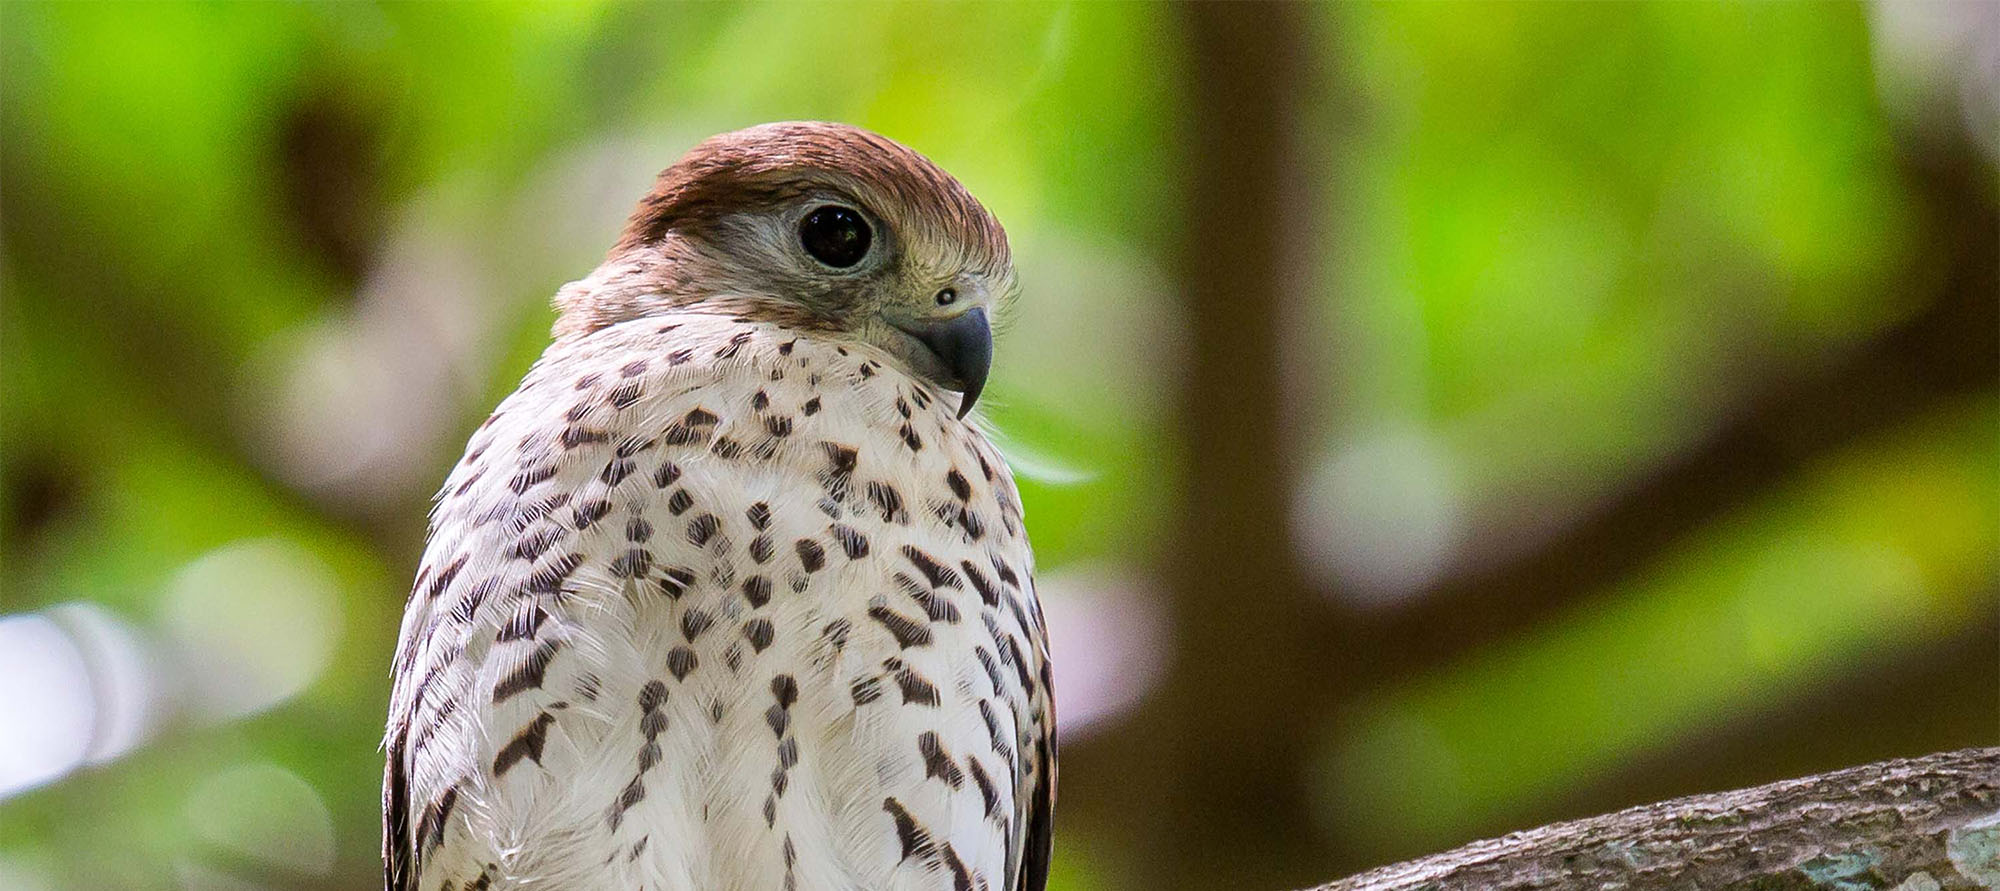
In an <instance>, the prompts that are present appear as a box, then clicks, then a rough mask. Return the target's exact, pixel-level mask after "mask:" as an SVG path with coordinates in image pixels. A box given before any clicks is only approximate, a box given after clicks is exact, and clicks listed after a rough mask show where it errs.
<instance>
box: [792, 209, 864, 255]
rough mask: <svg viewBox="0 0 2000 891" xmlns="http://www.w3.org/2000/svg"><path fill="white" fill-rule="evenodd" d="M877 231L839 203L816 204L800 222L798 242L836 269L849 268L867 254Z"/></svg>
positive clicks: (858, 215)
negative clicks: (819, 205) (818, 205)
mask: <svg viewBox="0 0 2000 891" xmlns="http://www.w3.org/2000/svg"><path fill="white" fill-rule="evenodd" d="M873 237H874V233H873V232H870V231H869V230H868V221H867V220H864V219H862V218H861V215H860V214H858V213H855V212H854V211H853V210H851V209H849V208H845V207H841V206H839V205H837V204H829V205H826V206H825V207H816V208H813V211H812V212H811V213H809V214H806V218H805V219H804V220H802V221H801V222H800V223H799V244H800V245H801V246H803V247H804V248H805V249H806V253H808V254H811V255H812V258H813V259H815V260H818V261H820V262H821V263H825V264H826V265H828V266H831V267H833V268H835V269H846V268H847V267H849V266H853V265H854V264H856V263H859V262H861V258H862V257H865V256H868V243H869V241H870V240H872V239H873Z"/></svg>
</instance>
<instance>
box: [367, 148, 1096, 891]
mask: <svg viewBox="0 0 2000 891" xmlns="http://www.w3.org/2000/svg"><path fill="white" fill-rule="evenodd" d="M1017 291H1018V286H1017V281H1016V277H1015V273H1014V268H1013V260H1012V254H1011V251H1010V248H1009V245H1008V241H1007V236H1006V232H1005V230H1004V229H1003V228H1002V227H1001V225H1000V223H999V222H998V220H997V219H996V218H995V217H994V216H993V214H992V213H990V212H989V211H988V210H987V209H986V208H985V206H984V205H982V204H981V203H980V202H979V201H978V200H977V199H976V198H974V197H973V196H972V195H971V193H970V192H968V191H967V189H966V188H965V187H964V186H963V185H962V184H961V183H960V182H959V181H958V180H957V179H955V178H953V177H952V176H951V175H950V174H948V173H946V172H945V171H944V170H942V169H940V168H939V167H938V166H937V165H936V164H934V163H932V162H931V161H930V160H929V159H927V158H925V157H924V156H923V155H921V154H919V153H917V152H916V151H914V150H912V149H910V148H908V147H906V146H904V145H902V144H901V143H898V142H896V141H893V140H891V139H889V138H887V137H884V136H881V135H878V134H876V133H873V132H869V131H866V130H863V129H860V128H856V127H852V126H847V125H843V124H833V123H822V122H788V123H775V124H765V125H761V126H756V127H751V128H749V129H744V130H738V131H735V132H730V133H724V134H721V135H718V136H714V137H711V138H709V139H708V140H706V141H704V142H702V143H700V144H699V145H697V146H696V147H694V148H693V149H691V150H690V151H688V153H687V154H686V155H685V156H683V157H682V158H680V160H678V161H677V162H676V163H674V164H673V165H672V166H671V167H668V168H667V169H666V170H665V171H663V172H662V173H660V174H659V175H658V177H657V179H656V180H655V181H654V183H653V186H652V188H651V190H650V192H648V193H647V194H646V195H645V196H644V197H643V198H642V199H641V200H640V201H639V203H638V206H637V208H636V209H635V210H634V211H633V213H632V214H631V216H630V218H629V219H628V221H627V222H626V224H625V227H624V229H623V231H622V233H621V234H620V235H619V236H618V239H617V242H616V243H615V245H614V246H613V247H612V248H611V250H610V252H609V253H608V254H607V256H606V258H605V259H604V261H603V262H602V263H601V264H600V265H599V266H598V267H597V268H596V269H595V270H594V271H592V272H591V273H590V274H589V275H588V276H587V277H585V278H583V279H581V280H579V281H575V282H571V283H569V284H567V285H564V286H563V287H561V288H560V289H558V291H557V293H556V296H555V299H554V303H555V309H556V313H557V321H556V323H555V326H554V331H553V336H552V340H551V342H550V344H549V345H548V348H547V350H546V351H545V352H544V353H543V354H542V356H541V357H540V359H539V360H538V361H536V362H535V363H534V365H533V366H532V367H531V368H530V369H529V371H528V372H527V374H526V376H525V377H524V378H523V380H522V381H521V383H520V385H519V386H518V388H517V389H516V390H515V391H514V392H513V393H512V394H511V395H509V396H507V397H506V398H505V399H504V400H502V401H501V402H500V404H499V406H498V407H497V408H496V409H495V410H494V411H493V412H492V414H491V415H490V416H489V417H487V418H486V420H485V421H484V422H483V423H482V424H481V425H479V427H478V429H477V430H476V431H475V432H473V433H472V434H471V436H470V440H469V442H468V443H467V447H466V450H465V452H464V455H463V457H462V458H461V459H460V460H459V462H458V463H457V465H456V467H455V468H454V469H453V470H452V471H451V472H450V474H449V476H448V477H447V478H446V481H445V483H444V485H443V488H442V490H441V491H440V492H439V493H438V496H437V498H436V500H435V503H434V506H433V509H432V511H431V515H430V522H429V534H428V538H427V541H426V544H425V549H424V552H423V557H422V561H421V564H420V566H419V569H418V572H417V575H416V578H415V582H414V584H413V586H412V588H411V590H410V593H409V599H408V601H407V604H406V607H405V610H404V617H403V622H402V626H401V638H400V642H399V643H398V645H397V649H396V651H395V653H394V655H393V657H392V674H393V677H394V683H393V690H392V693H391V702H390V707H389V715H388V722H387V730H386V733H385V736H384V742H383V747H384V751H385V755H386V762H387V763H386V768H385V772H384V783H383V830H384V831H383V850H384V865H385V870H384V872H385V886H386V888H387V889H388V891H494V889H510V888H519V889H538V891H540V889H565V891H569V889H574V891H594V889H614V888H615V889H620V891H635V889H643V891H693V889H718V891H737V889H742V891H749V889H756V891H769V889H787V891H812V889H831V891H842V889H870V891H874V889H886V891H918V889H951V891H1041V889H1043V888H1044V887H1045V885H1046V882H1047V877H1048V871H1049V860H1050V856H1051V850H1052V837H1051V832H1052V825H1053V824H1052V817H1053V813H1052V812H1053V806H1054V799H1055V783H1056V748H1055V746H1056V738H1055V724H1054V720H1055V714H1054V705H1053V703H1054V698H1053V697H1054V691H1053V689H1052V687H1053V684H1052V669H1051V662H1050V659H1049V651H1048V634H1047V628H1046V624H1045V621H1044V617H1043V614H1042V609H1041V605H1040V602H1039V599H1038V597H1037V595H1036V592H1035V574H1034V556H1033V553H1032V550H1031V548H1030V545H1029V541H1028V537H1027V531H1026V529H1025V527H1024V525H1023V522H1024V521H1023V513H1022V505H1021V497H1020V493H1019V491H1018V490H1017V488H1016V486H1015V483H1014V479H1013V476H1012V474H1011V472H1010V470H1009V468H1008V465H1007V463H1006V461H1005V460H1004V459H1003V456H1002V455H1001V454H1000V452H999V451H998V450H997V449H996V448H995V446H994V445H993V443H992V441H991V440H990V439H989V437H988V436H987V434H986V432H985V427H984V426H983V424H984V422H983V421H982V419H981V416H980V415H977V414H973V413H972V409H973V407H974V404H975V402H976V400H977V399H978V398H979V395H980V392H981V390H982V389H983V387H984V385H985V382H986V378H987V375H988V372H989V369H990V366H991V362H992V357H993V338H992V320H993V318H994V316H995V315H996V314H997V313H999V312H1000V311H1001V310H1002V309H1003V308H1004V307H1005V306H1006V305H1008V304H1010V302H1011V300H1012V298H1013V297H1014V295H1015V294H1016V292H1017Z"/></svg>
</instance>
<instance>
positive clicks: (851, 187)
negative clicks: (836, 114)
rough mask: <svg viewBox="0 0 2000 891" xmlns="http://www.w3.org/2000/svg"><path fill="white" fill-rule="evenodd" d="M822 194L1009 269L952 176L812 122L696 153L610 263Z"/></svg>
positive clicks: (674, 172) (878, 139) (893, 148)
mask: <svg viewBox="0 0 2000 891" xmlns="http://www.w3.org/2000/svg"><path fill="white" fill-rule="evenodd" d="M828 187H832V188H834V189H838V190H841V191H845V192H848V193H850V194H851V195H852V197H853V198H855V199H858V200H860V201H862V202H863V203H864V204H871V205H874V207H873V209H874V211H875V212H877V213H881V214H886V215H891V216H902V218H901V219H896V220H893V222H894V223H896V224H897V225H899V226H900V227H903V228H904V231H906V232H908V231H910V230H912V229H919V228H920V229H928V230H932V231H931V234H935V235H938V236H942V237H945V238H949V239H952V240H956V241H959V242H962V243H963V244H965V245H967V246H968V247H976V248H977V249H979V250H982V251H985V252H987V253H988V254H990V255H991V257H992V259H994V260H996V261H998V262H1001V263H1004V262H1006V261H1007V259H1008V251H1007V234H1006V232H1005V231H1003V230H1002V229H1001V228H1000V223H999V221H997V220H995V219H993V215H992V214H989V213H987V212H986V208H985V207H984V206H982V205H981V204H980V203H979V201H978V199H975V198H973V197H972V195H971V193H969V192H967V191H966V190H965V187H964V186H962V185H960V184H959V182H958V180H957V179H954V178H953V177H952V176H951V174H948V173H946V172H944V171H943V170H940V169H938V166H937V165H936V164H933V163H931V161H930V159H928V158H925V157H924V156H922V155H920V154H917V153H916V152H915V151H912V150H911V149H910V148H908V147H907V146H904V145H903V144H901V143H899V142H896V141H894V140H892V139H889V138H888V137H885V136H881V135H879V134H876V133H870V132H868V131H867V130H863V129H860V128H858V127H850V126H847V125H845V124H828V123H821V122H817V121H803V122H788V123H780V124H764V125H762V126H758V127H751V128H749V129H747V130H737V131H735V132H733V133H724V134H722V135H720V136H714V137H710V138H709V139H708V140H706V141H704V142H703V143H701V144H700V145H697V146H695V147H694V148H693V149H691V150H689V151H688V153H687V154H686V155H684V156H682V157H681V159H680V161H678V162H676V163H675V164H674V166H672V167H669V168H667V169H666V170H664V171H662V172H661V173H660V176H659V179H658V180H656V181H655V182H654V184H653V191H652V192H651V193H650V194H648V195H647V196H646V197H645V198H644V199H641V200H640V202H639V207H638V209H637V210H635V211H633V213H632V217H631V219H630V220H628V221H627V222H626V224H625V231H624V233H623V234H622V235H620V236H619V238H618V245H617V246H616V247H614V248H613V249H612V255H613V256H616V255H618V254H620V253H623V252H626V251H630V250H634V249H637V248H642V247H644V246H645V245H647V244H651V243H654V242H657V241H658V240H659V239H660V238H661V237H662V236H664V235H666V234H667V233H668V232H670V231H672V230H673V229H674V228H675V227H676V226H687V225H695V226H698V225H701V224H703V223H708V222H712V221H714V220H715V219H717V218H718V217H721V216H723V215H726V214H730V213H733V212H740V211H742V210H744V209H747V208H751V207H758V206H774V205H777V204H780V203H783V202H785V201H788V200H794V199H797V198H799V197H801V196H802V195H805V194H808V193H810V192H812V191H813V190H815V189H825V188H828ZM871 199H872V200H871ZM897 211H902V212H904V213H903V214H898V213H897Z"/></svg>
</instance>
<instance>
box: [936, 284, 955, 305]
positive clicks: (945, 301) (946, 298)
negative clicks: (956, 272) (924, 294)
mask: <svg viewBox="0 0 2000 891" xmlns="http://www.w3.org/2000/svg"><path fill="white" fill-rule="evenodd" d="M957 302H958V292H957V291H954V290H952V289H950V288H946V289H944V290H942V291H939V292H937V305H939V306H950V305H952V304H953V303H957Z"/></svg>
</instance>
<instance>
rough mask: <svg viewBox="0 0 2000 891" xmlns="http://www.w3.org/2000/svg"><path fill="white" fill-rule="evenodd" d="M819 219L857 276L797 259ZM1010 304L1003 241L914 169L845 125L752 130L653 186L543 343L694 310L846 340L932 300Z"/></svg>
mask: <svg viewBox="0 0 2000 891" xmlns="http://www.w3.org/2000/svg"><path fill="white" fill-rule="evenodd" d="M827 207H834V208H838V209H840V210H841V211H843V212H851V213H852V214H853V217H854V219H855V220H858V222H856V223H855V225H856V227H857V228H858V229H861V230H864V231H862V232H859V233H858V234H857V233H850V234H857V235H858V237H860V238H863V239H866V241H865V243H864V246H863V250H864V251H865V252H866V256H865V257H864V258H863V260H862V261H859V262H856V263H854V264H852V265H829V264H826V263H824V262H820V261H819V260H817V259H816V258H815V257H813V256H812V255H811V254H810V252H809V251H802V250H801V232H800V227H801V225H803V224H804V220H805V217H806V216H807V215H809V214H810V213H812V212H813V211H814V210H819V209H824V208H827ZM1012 288H1013V267H1012V257H1011V255H1010V252H1009V250H1008V247H1007V235H1006V232H1005V231H1004V230H1002V229H1001V227H1000V223H999V222H998V221H997V220H995V219H994V218H993V215H992V214H990V213H988V212H987V211H986V208H985V207H983V206H981V205H980V203H979V201H978V200H977V199H975V198H973V197H972V195H971V193H969V192H967V191H966V189H965V187H964V186H962V185H960V184H959V182H958V180H956V179H954V178H952V176H951V175H950V174H948V173H945V172H944V171H943V170H940V169H939V168H938V167H937V165H935V164H932V163H931V162H930V160H929V159H927V158H925V157H924V156H922V155H919V154H917V153H916V152H915V151H912V150H911V149H909V148H907V147H905V146H903V145H901V144H900V143H897V142H895V141H893V140H890V139H888V138H886V137H883V136H880V135H877V134H874V133H870V132H868V131H866V130H862V129H859V128H856V127H850V126H847V125H844V124H828V123H816V122H796V123H780V124H765V125H762V126H758V127H751V128H749V129H747V130H738V131H735V132H733V133H724V134H722V135H720V136H715V137H712V138H710V139H708V140H707V141H705V142H703V143H701V144H700V145H697V146H695V147H694V148H693V149H692V150H690V151H689V152H688V153H687V154H686V155H685V156H683V157H682V158H681V159H680V161H678V162H677V163H675V164H674V165H673V166H672V167H669V168H667V169H666V170H665V171H664V172H662V173H661V174H660V176H659V179H658V180H657V181H656V182H655V183H654V186H653V189H652V191H651V192H650V193H649V194H647V195H646V197H645V198H643V199H641V200H640V202H639V206H638V208H637V209H636V210H634V211H633V213H632V216H631V218H630V220H628V221H627V223H626V225H625V230H624V232H623V233H622V234H621V235H620V236H619V239H618V243H617V245H616V246H614V247H613V248H612V249H611V252H610V254H609V256H607V257H606V258H605V261H604V264H603V265H602V266H600V267H599V268H598V269H597V271H596V272H595V273H593V274H592V275H591V277H590V278H588V279H585V280H583V281H579V282H574V283H571V284H570V285H568V286H566V287H564V288H563V289H562V291H561V292H560V293H559V294H558V295H557V297H556V304H557V306H558V308H559V309H560V310H561V311H562V318H561V320H560V321H559V322H558V323H557V325H556V330H557V333H558V334H572V333H579V332H588V331H594V330H597V329H599V328H602V327H605V326H607V325H613V324H617V323H618V322H621V321H625V320H627V319H632V318H638V317H642V316H646V315H651V314H655V313H658V312H661V311H664V310H673V309H684V308H702V307H707V308H714V309H718V310H722V311H726V312H730V313H733V314H737V315H743V316H747V317H751V318H762V319H768V320H772V321H780V322H784V323H787V324H792V325H798V326H801V327H807V328H816V329H821V330H829V331H857V330H858V329H859V328H861V327H863V326H865V324H866V323H867V322H868V321H869V320H870V319H872V318H874V317H876V316H880V315H882V314H884V313H886V314H887V315H889V316H891V317H900V318H905V319H907V318H909V317H912V316H913V315H915V314H917V313H916V312H915V310H917V309H924V308H925V307H927V306H928V303H929V301H930V300H931V299H932V297H933V295H935V294H939V293H943V292H944V291H946V290H949V291H950V292H951V293H952V294H954V295H959V296H967V297H972V298H975V300H977V301H980V302H991V301H992V300H995V299H999V298H1002V297H1005V296H1006V295H1007V294H1008V293H1009V292H1010V291H1011V290H1012ZM942 305H943V303H940V306H942ZM971 305H972V304H971V303H966V304H961V305H960V306H959V307H957V308H955V309H953V310H952V311H953V312H959V311H964V310H966V309H968V308H969V307H970V306H971ZM925 311H926V313H928V314H933V315H934V314H935V313H931V312H929V310H928V309H926V310H925Z"/></svg>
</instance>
